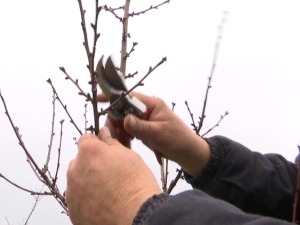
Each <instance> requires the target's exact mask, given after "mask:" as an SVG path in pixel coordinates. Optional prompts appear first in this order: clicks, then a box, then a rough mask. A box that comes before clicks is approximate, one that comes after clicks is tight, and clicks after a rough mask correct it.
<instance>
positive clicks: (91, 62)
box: [78, 0, 102, 134]
mask: <svg viewBox="0 0 300 225" xmlns="http://www.w3.org/2000/svg"><path fill="white" fill-rule="evenodd" d="M78 4H79V10H80V15H81V27H82V32H83V37H84V42H83V45H84V47H85V51H86V55H87V58H88V69H89V73H90V76H91V80H90V82H89V83H90V84H91V86H92V87H91V88H92V105H93V113H94V128H93V131H94V132H95V133H96V134H98V132H99V119H98V117H97V115H98V102H97V81H96V74H95V72H94V71H95V70H94V61H95V52H96V44H97V40H98V38H99V37H100V34H99V33H98V32H97V27H98V17H99V13H100V11H101V9H102V7H101V6H99V5H98V0H96V1H95V4H96V7H95V8H96V15H95V21H94V24H91V26H92V28H93V31H94V41H93V50H92V52H91V51H90V47H89V42H88V35H87V30H86V22H85V10H84V9H83V6H82V1H81V0H78Z"/></svg>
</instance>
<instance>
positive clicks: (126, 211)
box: [115, 185, 162, 225]
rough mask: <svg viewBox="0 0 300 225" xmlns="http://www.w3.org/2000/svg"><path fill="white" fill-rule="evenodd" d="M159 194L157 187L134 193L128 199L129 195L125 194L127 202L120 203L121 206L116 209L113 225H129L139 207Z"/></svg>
mask: <svg viewBox="0 0 300 225" xmlns="http://www.w3.org/2000/svg"><path fill="white" fill-rule="evenodd" d="M161 193H162V190H161V189H160V188H159V186H158V185H157V187H152V188H151V187H150V189H149V188H144V189H143V190H140V191H138V192H136V193H131V197H129V198H128V195H130V193H129V192H127V198H128V200H127V201H124V202H122V203H121V204H122V205H121V206H120V207H118V208H119V210H118V211H119V213H118V215H116V217H115V219H116V221H115V224H124V225H131V224H132V222H133V219H134V218H135V217H136V215H137V213H138V212H139V210H140V208H141V206H142V205H143V204H144V203H145V202H146V201H147V200H148V199H150V198H151V197H152V196H154V195H159V194H161Z"/></svg>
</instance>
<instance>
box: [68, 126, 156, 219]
mask: <svg viewBox="0 0 300 225" xmlns="http://www.w3.org/2000/svg"><path fill="white" fill-rule="evenodd" d="M158 193H161V189H160V188H159V186H158V184H157V181H156V179H155V177H154V176H153V174H152V173H151V171H150V170H149V168H148V167H147V166H146V165H145V163H144V162H143V160H142V159H141V158H140V156H139V155H138V154H136V153H135V152H133V151H131V150H130V149H128V148H126V147H124V146H123V145H121V144H120V143H119V142H118V141H117V140H115V139H113V138H112V137H111V135H110V132H109V129H108V128H106V127H104V128H102V129H101V131H100V133H99V138H98V137H96V136H94V135H84V136H82V137H81V138H80V139H79V141H78V154H77V156H76V158H75V159H74V160H73V161H72V162H71V163H70V165H69V168H68V172H67V190H66V199H67V204H68V208H69V215H70V218H71V221H72V223H73V224H75V225H98V224H107V225H116V224H124V225H127V224H128V225H129V224H131V223H132V220H133V218H134V216H135V215H136V213H137V212H138V210H139V207H140V206H141V205H142V204H143V202H145V201H146V200H147V199H148V198H150V197H151V196H153V195H154V194H158Z"/></svg>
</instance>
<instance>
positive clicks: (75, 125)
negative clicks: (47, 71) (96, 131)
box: [47, 78, 82, 135]
mask: <svg viewBox="0 0 300 225" xmlns="http://www.w3.org/2000/svg"><path fill="white" fill-rule="evenodd" d="M47 83H49V84H50V86H51V87H52V90H53V91H54V93H55V95H56V99H57V100H58V101H59V103H60V104H61V106H62V107H63V109H64V110H65V112H66V113H67V115H68V117H69V119H70V123H72V124H73V125H74V127H75V128H76V130H77V131H78V133H79V134H80V135H82V132H81V130H80V129H79V128H78V126H77V124H76V123H75V122H74V120H73V118H72V116H71V114H70V113H69V111H68V109H67V105H64V104H63V102H62V100H61V99H60V97H59V96H58V94H57V92H56V90H55V88H54V86H53V84H52V81H51V79H50V78H49V79H48V80H47Z"/></svg>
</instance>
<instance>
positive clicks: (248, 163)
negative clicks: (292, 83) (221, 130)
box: [186, 136, 296, 220]
mask: <svg viewBox="0 0 300 225" xmlns="http://www.w3.org/2000/svg"><path fill="white" fill-rule="evenodd" d="M207 141H208V143H209V145H210V149H211V158H210V160H209V162H208V164H207V166H206V168H205V169H204V170H203V171H202V172H201V173H200V175H199V176H197V177H193V178H192V177H191V176H189V175H187V174H186V179H187V181H188V182H190V183H191V184H192V185H193V187H194V188H197V189H201V190H203V191H205V192H207V193H208V194H210V195H212V196H215V197H217V198H220V199H223V200H225V201H228V202H230V203H231V204H234V205H236V206H237V207H239V208H241V209H243V210H244V211H246V212H250V213H255V214H261V215H267V216H272V217H277V218H281V219H285V220H290V219H291V216H292V204H293V196H294V191H295V183H296V168H295V166H294V165H293V164H292V163H290V162H288V161H286V160H285V159H284V158H283V157H282V156H279V155H274V154H273V155H271V154H270V155H262V154H260V153H256V152H252V151H250V150H249V149H247V148H246V147H245V146H242V145H240V144H239V143H237V142H234V141H232V140H229V139H227V138H225V137H221V136H216V137H212V138H210V139H207Z"/></svg>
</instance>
